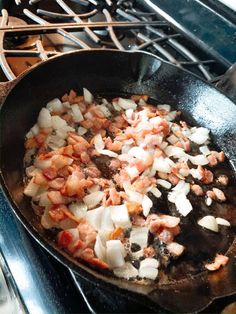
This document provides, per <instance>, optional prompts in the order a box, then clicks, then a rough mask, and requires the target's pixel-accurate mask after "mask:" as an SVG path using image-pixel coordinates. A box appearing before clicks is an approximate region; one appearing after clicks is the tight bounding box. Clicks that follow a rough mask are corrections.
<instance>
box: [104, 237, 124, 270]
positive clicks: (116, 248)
mask: <svg viewBox="0 0 236 314" xmlns="http://www.w3.org/2000/svg"><path fill="white" fill-rule="evenodd" d="M106 246H107V252H106V253H107V256H106V257H107V262H108V264H109V266H110V268H117V267H122V266H123V265H124V264H125V260H124V257H125V249H124V245H123V244H122V243H121V241H120V240H109V241H107V242H106Z"/></svg>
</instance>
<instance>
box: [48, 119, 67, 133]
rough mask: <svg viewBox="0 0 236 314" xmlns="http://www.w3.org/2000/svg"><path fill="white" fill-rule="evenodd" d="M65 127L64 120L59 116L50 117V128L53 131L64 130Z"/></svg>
mask: <svg viewBox="0 0 236 314" xmlns="http://www.w3.org/2000/svg"><path fill="white" fill-rule="evenodd" d="M66 126H67V123H66V121H65V120H64V119H62V118H61V117H59V116H52V127H53V128H54V129H55V130H59V129H64V128H65V127H66Z"/></svg>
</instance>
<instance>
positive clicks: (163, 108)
mask: <svg viewBox="0 0 236 314" xmlns="http://www.w3.org/2000/svg"><path fill="white" fill-rule="evenodd" d="M157 109H159V110H165V111H168V112H169V111H170V109H171V107H170V105H166V104H164V105H158V106H157Z"/></svg>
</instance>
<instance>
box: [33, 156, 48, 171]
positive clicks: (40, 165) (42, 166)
mask: <svg viewBox="0 0 236 314" xmlns="http://www.w3.org/2000/svg"><path fill="white" fill-rule="evenodd" d="M51 165H52V160H51V158H47V159H42V160H41V159H39V158H37V157H36V158H35V160H34V166H35V168H39V169H46V168H49V167H50V166H51Z"/></svg>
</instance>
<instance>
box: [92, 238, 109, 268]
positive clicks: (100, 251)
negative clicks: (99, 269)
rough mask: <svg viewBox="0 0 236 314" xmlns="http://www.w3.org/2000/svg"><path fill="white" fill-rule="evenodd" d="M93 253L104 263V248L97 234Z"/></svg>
mask: <svg viewBox="0 0 236 314" xmlns="http://www.w3.org/2000/svg"><path fill="white" fill-rule="evenodd" d="M94 252H95V254H96V256H97V257H98V258H99V259H101V260H102V261H104V262H105V261H106V248H105V247H104V245H103V243H102V240H101V238H100V235H99V234H97V237H96V242H95V245H94Z"/></svg>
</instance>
